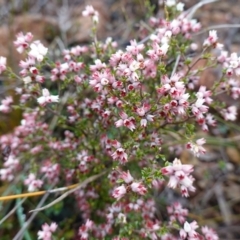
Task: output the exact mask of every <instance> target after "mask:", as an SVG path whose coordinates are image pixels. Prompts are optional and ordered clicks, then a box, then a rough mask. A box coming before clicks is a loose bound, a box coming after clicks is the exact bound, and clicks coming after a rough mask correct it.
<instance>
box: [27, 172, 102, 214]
mask: <svg viewBox="0 0 240 240" xmlns="http://www.w3.org/2000/svg"><path fill="white" fill-rule="evenodd" d="M105 173H106V171H104V172H102V173H99V174H97V175H94V176H92V177H89V178H88V179H86V180H85V181H83V182H82V183H80V184H78V185H77V186H76V187H75V188H74V189H71V190H69V191H67V192H65V193H64V194H63V195H61V196H60V197H59V198H57V199H56V200H54V201H53V202H51V203H50V204H48V205H46V206H44V207H42V208H36V209H34V210H31V211H29V212H38V211H42V210H45V209H47V208H49V207H51V206H53V205H54V204H56V203H58V202H60V201H61V200H63V199H64V198H66V197H67V196H68V195H70V194H71V193H73V192H75V191H76V190H78V189H80V188H83V187H85V186H86V185H87V184H88V183H90V182H93V181H94V180H96V179H98V178H99V177H101V176H102V175H104V174H105Z"/></svg>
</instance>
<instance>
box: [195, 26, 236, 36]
mask: <svg viewBox="0 0 240 240" xmlns="http://www.w3.org/2000/svg"><path fill="white" fill-rule="evenodd" d="M221 28H240V24H219V25H213V26H210V27H207V28H204V29H203V30H202V31H199V32H197V33H195V34H193V35H194V36H197V35H199V34H202V33H205V32H207V31H209V30H215V29H221Z"/></svg>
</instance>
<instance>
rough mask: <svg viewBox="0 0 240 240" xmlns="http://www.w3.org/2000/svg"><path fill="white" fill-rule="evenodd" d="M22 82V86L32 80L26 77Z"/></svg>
mask: <svg viewBox="0 0 240 240" xmlns="http://www.w3.org/2000/svg"><path fill="white" fill-rule="evenodd" d="M23 82H24V84H28V83H31V82H32V79H31V78H30V77H29V76H27V77H25V78H23Z"/></svg>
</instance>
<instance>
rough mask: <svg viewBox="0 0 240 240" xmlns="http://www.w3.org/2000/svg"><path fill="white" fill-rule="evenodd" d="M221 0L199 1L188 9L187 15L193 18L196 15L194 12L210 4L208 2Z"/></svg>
mask: <svg viewBox="0 0 240 240" xmlns="http://www.w3.org/2000/svg"><path fill="white" fill-rule="evenodd" d="M217 1H219V0H205V1H201V2H199V3H197V4H196V5H194V6H193V7H192V8H190V9H189V10H187V11H186V13H187V17H188V18H189V19H191V18H192V17H193V15H194V13H195V12H196V11H197V10H198V9H199V8H200V7H202V6H203V5H205V4H208V3H212V2H217Z"/></svg>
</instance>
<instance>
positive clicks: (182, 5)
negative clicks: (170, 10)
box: [176, 2, 185, 12]
mask: <svg viewBox="0 0 240 240" xmlns="http://www.w3.org/2000/svg"><path fill="white" fill-rule="evenodd" d="M184 5H185V4H184V3H182V2H179V3H178V4H177V6H176V8H177V10H178V11H179V12H182V11H183V9H184Z"/></svg>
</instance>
